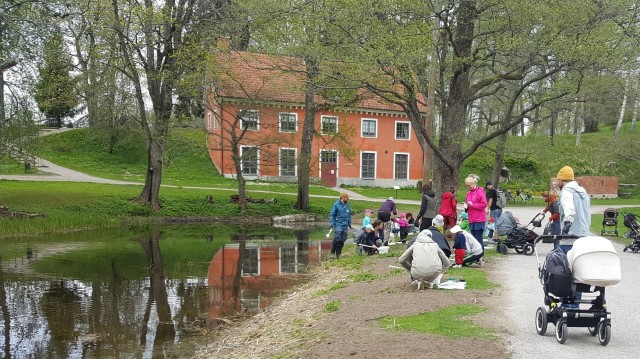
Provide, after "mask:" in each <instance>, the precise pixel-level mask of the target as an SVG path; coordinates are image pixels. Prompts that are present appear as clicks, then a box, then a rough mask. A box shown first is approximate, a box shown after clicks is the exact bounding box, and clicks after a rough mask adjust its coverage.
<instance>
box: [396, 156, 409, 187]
mask: <svg viewBox="0 0 640 359" xmlns="http://www.w3.org/2000/svg"><path fill="white" fill-rule="evenodd" d="M396 155H406V156H407V178H396ZM410 167H411V154H410V153H409V152H394V153H393V179H400V180H408V179H409V178H410V177H411V176H410V175H409V174H410V173H411V171H410V169H411V168H410Z"/></svg>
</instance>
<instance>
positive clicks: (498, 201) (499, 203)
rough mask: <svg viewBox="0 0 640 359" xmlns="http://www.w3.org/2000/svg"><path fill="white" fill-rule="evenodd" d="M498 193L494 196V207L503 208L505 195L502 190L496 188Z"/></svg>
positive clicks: (505, 203) (505, 200)
mask: <svg viewBox="0 0 640 359" xmlns="http://www.w3.org/2000/svg"><path fill="white" fill-rule="evenodd" d="M496 192H497V193H498V195H497V196H496V207H498V208H504V206H506V205H507V196H506V195H505V194H504V191H503V190H501V189H499V188H498V189H496Z"/></svg>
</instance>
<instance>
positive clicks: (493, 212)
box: [486, 181, 502, 238]
mask: <svg viewBox="0 0 640 359" xmlns="http://www.w3.org/2000/svg"><path fill="white" fill-rule="evenodd" d="M486 195H487V211H488V212H489V218H490V219H491V218H492V219H493V222H494V223H495V221H497V220H498V218H500V215H501V214H502V208H500V207H498V205H497V203H498V190H496V189H495V188H494V187H493V182H491V181H487V191H486ZM487 237H488V238H493V229H491V228H489V233H488V234H487Z"/></svg>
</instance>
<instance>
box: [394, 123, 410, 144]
mask: <svg viewBox="0 0 640 359" xmlns="http://www.w3.org/2000/svg"><path fill="white" fill-rule="evenodd" d="M400 123H406V124H409V131H408V134H409V137H407V138H398V124H400ZM393 138H394V139H396V140H398V141H411V122H410V121H396V122H395V125H394V126H393Z"/></svg>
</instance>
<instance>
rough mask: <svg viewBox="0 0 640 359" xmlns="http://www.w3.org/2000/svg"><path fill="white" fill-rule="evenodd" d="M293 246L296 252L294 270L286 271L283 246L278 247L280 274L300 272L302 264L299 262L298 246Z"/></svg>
mask: <svg viewBox="0 0 640 359" xmlns="http://www.w3.org/2000/svg"><path fill="white" fill-rule="evenodd" d="M292 248H293V253H294V263H293V272H285V271H283V270H282V246H280V247H278V268H279V274H280V275H282V274H293V273H298V271H299V266H300V264H299V263H298V246H294V247H292Z"/></svg>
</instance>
